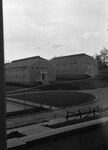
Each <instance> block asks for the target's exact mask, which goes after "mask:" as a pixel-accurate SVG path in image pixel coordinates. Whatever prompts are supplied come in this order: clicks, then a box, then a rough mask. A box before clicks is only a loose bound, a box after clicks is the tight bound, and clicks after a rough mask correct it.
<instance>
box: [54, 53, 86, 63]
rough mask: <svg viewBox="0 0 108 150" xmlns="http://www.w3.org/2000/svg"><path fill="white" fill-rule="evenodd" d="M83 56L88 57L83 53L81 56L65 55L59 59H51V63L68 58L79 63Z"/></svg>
mask: <svg viewBox="0 0 108 150" xmlns="http://www.w3.org/2000/svg"><path fill="white" fill-rule="evenodd" d="M84 56H88V55H86V54H85V53H81V54H75V55H67V56H60V57H55V58H53V59H52V60H51V61H53V60H54V61H56V60H60V59H65V58H70V59H72V60H73V61H74V60H77V61H79V60H80V59H82V58H83V57H84Z"/></svg>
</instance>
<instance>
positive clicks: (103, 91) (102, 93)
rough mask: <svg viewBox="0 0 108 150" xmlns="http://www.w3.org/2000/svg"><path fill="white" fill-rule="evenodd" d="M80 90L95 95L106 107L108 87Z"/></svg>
mask: <svg viewBox="0 0 108 150" xmlns="http://www.w3.org/2000/svg"><path fill="white" fill-rule="evenodd" d="M81 92H86V93H90V94H93V95H95V96H96V97H97V99H98V101H99V103H100V104H101V105H102V106H103V107H108V87H105V88H99V89H91V90H82V91H81Z"/></svg>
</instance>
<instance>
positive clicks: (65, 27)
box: [3, 0, 108, 61]
mask: <svg viewBox="0 0 108 150" xmlns="http://www.w3.org/2000/svg"><path fill="white" fill-rule="evenodd" d="M3 6H4V37H5V40H4V41H5V60H6V61H11V60H15V59H19V58H25V57H30V56H34V55H35V56H36V55H40V56H41V57H44V58H47V59H49V58H52V57H54V56H63V55H72V54H78V53H86V54H89V55H94V54H95V53H99V51H100V50H101V49H102V48H103V47H104V46H107V45H108V32H107V28H108V11H107V9H108V0H3Z"/></svg>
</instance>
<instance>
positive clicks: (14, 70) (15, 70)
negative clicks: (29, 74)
mask: <svg viewBox="0 0 108 150" xmlns="http://www.w3.org/2000/svg"><path fill="white" fill-rule="evenodd" d="M19 71H25V69H24V68H23V69H20V68H17V69H12V68H11V69H10V68H7V69H5V72H19Z"/></svg>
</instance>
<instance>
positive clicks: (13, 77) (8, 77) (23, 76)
mask: <svg viewBox="0 0 108 150" xmlns="http://www.w3.org/2000/svg"><path fill="white" fill-rule="evenodd" d="M5 78H6V79H19V78H20V79H24V78H26V75H21V76H20V75H19V76H18V75H14V76H12V75H11V76H7V75H6V76H5Z"/></svg>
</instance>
